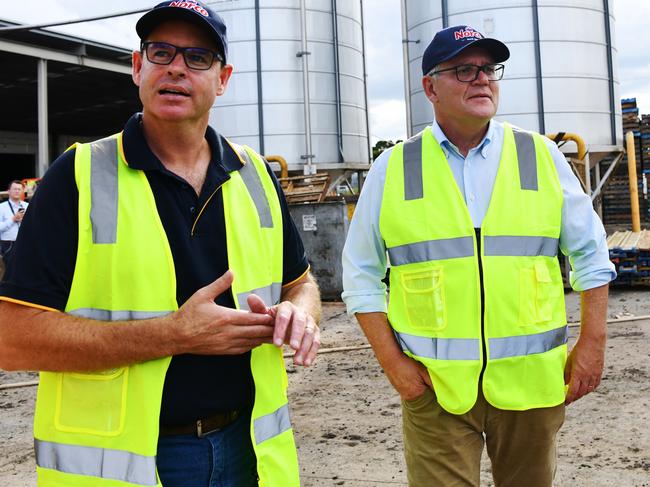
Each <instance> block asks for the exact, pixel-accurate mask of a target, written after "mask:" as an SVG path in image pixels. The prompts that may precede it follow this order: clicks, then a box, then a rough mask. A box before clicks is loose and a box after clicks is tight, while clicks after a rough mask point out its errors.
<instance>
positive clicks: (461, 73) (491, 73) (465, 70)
mask: <svg viewBox="0 0 650 487" xmlns="http://www.w3.org/2000/svg"><path fill="white" fill-rule="evenodd" d="M504 68H505V66H504V65H503V64H484V65H483V66H477V65H476V64H461V65H460V66H454V67H453V68H447V69H439V70H438V71H432V72H431V73H429V75H434V74H438V73H444V72H445V71H456V79H457V80H458V81H462V82H463V83H471V82H472V81H476V80H477V79H478V75H479V73H480V72H481V71H483V72H484V73H485V75H486V76H487V79H488V80H489V81H499V80H500V79H501V78H503V69H504Z"/></svg>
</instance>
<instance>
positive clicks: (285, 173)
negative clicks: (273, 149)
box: [265, 156, 289, 178]
mask: <svg viewBox="0 0 650 487" xmlns="http://www.w3.org/2000/svg"><path fill="white" fill-rule="evenodd" d="M265 159H266V160H267V161H268V162H277V163H278V164H279V165H280V177H281V178H288V177H289V166H287V160H286V159H285V158H284V157H282V156H265Z"/></svg>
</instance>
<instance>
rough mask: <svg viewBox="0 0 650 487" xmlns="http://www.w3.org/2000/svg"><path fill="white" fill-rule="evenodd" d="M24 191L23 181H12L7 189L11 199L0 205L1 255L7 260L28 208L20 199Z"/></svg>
mask: <svg viewBox="0 0 650 487" xmlns="http://www.w3.org/2000/svg"><path fill="white" fill-rule="evenodd" d="M23 191H25V185H24V184H23V183H22V181H18V180H15V181H12V182H11V183H9V188H8V189H7V192H8V193H9V199H8V200H7V201H4V202H3V203H0V255H2V256H3V257H5V258H7V256H8V255H9V252H10V250H11V248H12V246H13V244H14V242H15V240H16V237H17V236H18V229H19V228H20V223H21V222H22V221H23V216H24V214H25V210H26V209H27V206H28V204H27V203H26V202H24V201H21V199H20V196H21V194H22V193H23Z"/></svg>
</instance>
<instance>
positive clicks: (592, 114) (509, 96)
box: [402, 0, 622, 149]
mask: <svg viewBox="0 0 650 487" xmlns="http://www.w3.org/2000/svg"><path fill="white" fill-rule="evenodd" d="M612 3H613V2H612V1H611V0H484V1H482V2H480V3H478V2H476V1H475V0H432V1H427V2H423V1H420V0H402V29H403V34H404V46H405V47H404V50H405V59H408V68H407V69H405V71H406V79H407V81H406V84H407V95H406V98H407V110H408V113H407V117H408V121H407V127H408V129H409V130H410V131H411V132H409V135H410V134H411V133H416V132H419V131H420V130H421V129H422V128H424V127H425V126H426V125H427V124H429V123H430V122H431V120H432V119H433V112H432V109H431V105H430V103H429V101H428V100H427V99H426V97H425V96H424V93H423V91H422V86H421V78H422V71H421V60H422V53H423V52H424V49H425V48H426V46H427V45H428V43H429V42H430V41H431V39H432V38H433V36H434V34H435V33H436V32H437V31H438V30H440V29H442V28H444V27H448V26H452V25H459V24H468V25H471V26H473V27H475V28H477V29H479V30H481V31H482V32H483V33H484V34H485V35H486V36H488V37H496V38H498V39H499V40H502V41H503V42H505V43H506V44H507V46H508V47H509V49H510V52H511V57H510V59H509V60H508V61H507V62H506V71H505V76H504V79H503V81H502V82H501V94H500V103H499V112H498V113H497V118H498V119H502V120H507V121H510V122H512V123H513V124H515V125H519V126H520V127H522V128H525V129H529V130H536V131H539V132H541V133H556V132H573V133H576V134H578V135H580V136H581V137H582V138H583V139H584V140H585V142H586V143H587V145H588V146H589V147H591V148H594V149H596V148H598V147H602V148H603V149H605V148H606V147H612V146H620V145H622V118H621V107H620V103H619V101H618V88H619V82H618V77H617V72H616V71H617V70H616V67H617V63H616V49H615V47H614V45H613V38H614V32H613V28H614V17H613V13H612Z"/></svg>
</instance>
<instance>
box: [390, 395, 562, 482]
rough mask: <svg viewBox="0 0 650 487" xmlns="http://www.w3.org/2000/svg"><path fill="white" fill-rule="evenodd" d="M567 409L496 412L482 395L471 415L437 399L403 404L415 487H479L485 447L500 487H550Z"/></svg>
mask: <svg viewBox="0 0 650 487" xmlns="http://www.w3.org/2000/svg"><path fill="white" fill-rule="evenodd" d="M564 413H565V411H564V404H560V405H559V406H555V407H551V408H541V409H530V410H528V411H505V410H502V409H497V408H495V407H493V406H491V405H490V404H489V403H488V402H487V401H486V400H485V398H484V397H483V393H482V392H481V391H479V395H478V399H477V401H476V404H475V405H474V407H473V408H472V409H471V410H470V411H469V412H467V413H465V414H461V415H455V414H451V413H448V412H447V411H445V410H444V409H443V408H442V407H440V405H439V404H438V402H437V400H436V397H435V394H434V392H433V391H432V390H431V389H427V391H426V392H425V393H424V395H422V396H420V397H418V398H416V399H414V400H412V401H402V421H403V427H404V430H403V431H404V456H405V457H406V466H407V470H408V483H409V486H410V487H438V486H440V487H478V486H479V485H480V483H479V482H480V466H481V453H482V451H483V445H484V444H486V443H487V452H488V456H489V457H490V460H491V461H492V477H493V478H494V484H495V486H496V487H522V486H523V487H550V486H551V485H553V477H554V476H555V468H556V457H557V452H556V435H557V432H558V430H559V429H560V427H561V426H562V423H564Z"/></svg>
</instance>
